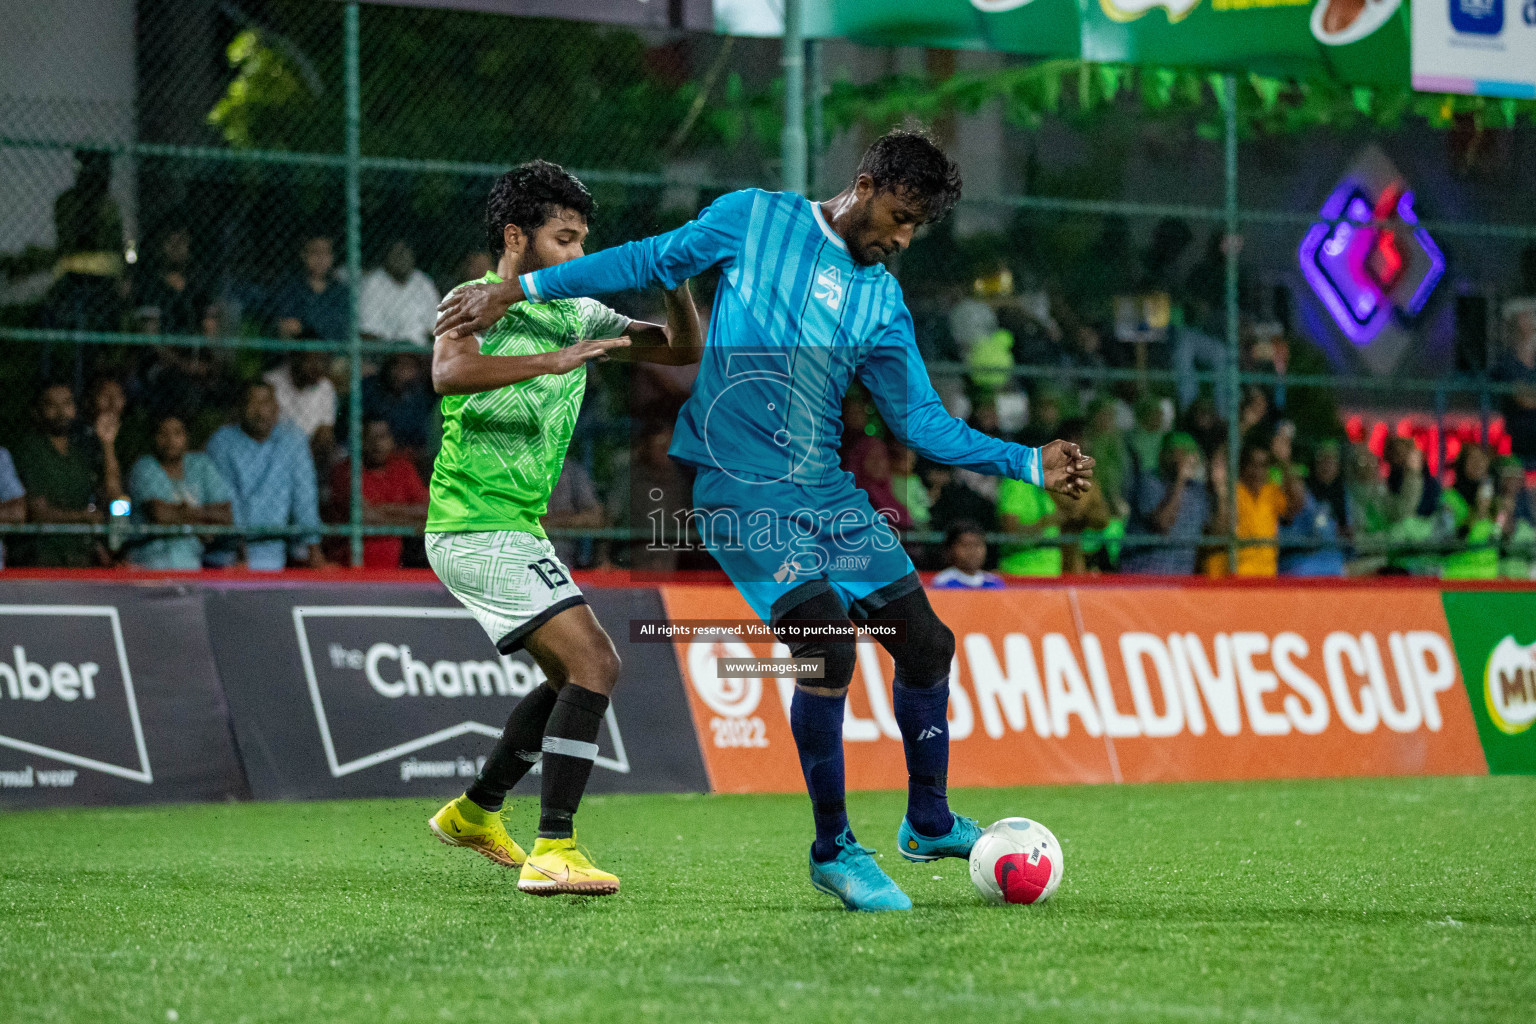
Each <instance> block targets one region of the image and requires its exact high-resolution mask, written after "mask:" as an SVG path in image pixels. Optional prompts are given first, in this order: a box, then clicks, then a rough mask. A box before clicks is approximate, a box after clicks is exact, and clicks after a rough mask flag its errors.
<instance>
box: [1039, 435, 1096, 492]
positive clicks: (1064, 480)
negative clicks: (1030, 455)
mask: <svg viewBox="0 0 1536 1024" xmlns="http://www.w3.org/2000/svg"><path fill="white" fill-rule="evenodd" d="M1040 463H1041V468H1042V469H1043V471H1044V476H1045V489H1046V490H1048V491H1051V492H1053V493H1055V494H1061V495H1065V496H1066V497H1069V498H1076V497H1078V496H1080V495H1082V494H1083V493H1084V492H1086V491H1087V490H1088V488H1089V486H1090V485H1091V484H1092V482H1093V465H1094V463H1093V458H1092V457H1091V456H1088V455H1084V454H1083V450H1082V449H1081V448H1079V447H1078V446H1077V445H1075V444H1073V443H1072V442H1071V441H1052V442H1051V443H1050V444H1048V445H1046V446H1045V447H1043V448H1041V449H1040Z"/></svg>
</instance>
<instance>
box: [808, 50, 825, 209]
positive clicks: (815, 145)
mask: <svg viewBox="0 0 1536 1024" xmlns="http://www.w3.org/2000/svg"><path fill="white" fill-rule="evenodd" d="M824 45H825V44H824V43H823V42H822V41H821V40H820V39H809V40H806V44H805V49H806V67H805V71H806V78H807V79H809V82H808V88H809V89H810V90H811V124H810V139H809V141H808V144H807V148H808V150H809V154H810V159H809V168H810V169H809V171H808V172H807V174H806V180H807V187H808V188H809V189H810V190H811V191H813V192H814V191H817V190H819V189H821V187H822V185H823V184H824V183H823V181H822V178H823V177H825V173H826V172H825V168H823V167H822V155H823V149H824V141H823V140H824V139H825V137H826V125H825V123H824V120H823V111H822V101H823V100H824V98H825V96H824V93H825V91H826V90H825V87H824V83H823V81H822V80H823V78H824V75H825V72H824V69H823V67H822V63H821V60H822V48H823V47H824Z"/></svg>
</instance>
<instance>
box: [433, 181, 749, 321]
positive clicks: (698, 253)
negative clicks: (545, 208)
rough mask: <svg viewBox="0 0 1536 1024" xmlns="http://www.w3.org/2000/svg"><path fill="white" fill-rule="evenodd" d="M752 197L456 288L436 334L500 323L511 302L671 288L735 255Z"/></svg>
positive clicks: (735, 196) (727, 199)
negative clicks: (512, 276) (548, 263)
mask: <svg viewBox="0 0 1536 1024" xmlns="http://www.w3.org/2000/svg"><path fill="white" fill-rule="evenodd" d="M754 195H755V193H752V192H732V193H730V194H729V195H725V196H721V197H720V198H719V199H717V200H715V201H714V202H713V203H711V204H710V205H709V207H708V208H707V209H706V210H705V211H704V212H703V213H702V214H700V215H699V218H698V220H692V221H689V222H688V223H687V224H684V225H683V226H682V227H680V228H678V229H676V230H675V231H668V232H667V233H666V234H663V235H655V236H653V237H651V238H642V239H640V240H639V241H636V242H626V243H624V244H623V245H616V246H614V247H613V248H612V249H604V250H603V251H602V252H598V253H593V254H592V255H591V256H583V257H581V258H580V259H575V260H570V261H569V262H566V263H561V264H557V265H556V266H552V267H545V268H544V269H543V270H536V271H533V272H532V273H528V274H524V275H522V277H520V278H518V279H517V280H516V281H501V282H495V283H492V282H485V283H482V284H471V285H465V286H463V287H462V288H458V289H456V290H455V291H454V292H453V293H452V294H450V295H449V296H448V297H447V298H445V299H444V300H443V301H442V302H441V303H440V304H439V305H438V307H437V309H438V313H437V326H436V327H435V328H434V330H433V332H432V333H433V334H434V335H444V334H447V335H450V336H452V337H455V338H460V337H466V336H468V335H470V334H473V333H475V332H476V331H483V330H485V329H486V328H487V327H489V326H491V325H492V324H494V323H495V322H496V321H497V320H499V319H501V317H502V315H503V314H505V313H506V311H507V309H508V308H509V307H511V306H512V304H513V303H516V302H521V301H522V300H523V299H525V298H526V299H529V300H531V301H533V302H545V301H548V300H550V299H576V298H582V297H589V296H594V295H612V294H614V293H615V292H629V291H641V290H644V289H646V288H653V287H656V286H658V285H659V286H660V287H662V288H666V289H675V288H677V287H678V286H679V285H681V284H682V283H683V282H684V281H686V280H688V278H690V277H694V276H696V275H697V274H699V273H701V272H702V271H704V270H707V269H708V268H710V267H713V266H718V265H721V264H728V263H730V261H731V260H733V259H734V258H735V256H736V252H737V250H738V248H739V247H740V244H741V241H742V239H743V237H744V236H745V233H746V228H747V222H748V220H749V219H750V216H751V210H752V204H753V201H754V199H753V196H754Z"/></svg>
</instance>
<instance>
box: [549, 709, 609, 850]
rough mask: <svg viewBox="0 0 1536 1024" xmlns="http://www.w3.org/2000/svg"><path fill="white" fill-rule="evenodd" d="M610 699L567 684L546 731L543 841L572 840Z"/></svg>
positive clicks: (551, 714) (550, 717) (550, 716)
mask: <svg viewBox="0 0 1536 1024" xmlns="http://www.w3.org/2000/svg"><path fill="white" fill-rule="evenodd" d="M607 710H608V698H607V697H604V696H603V695H602V694H600V693H595V692H593V691H592V690H586V689H583V688H582V687H580V686H577V685H576V684H574V683H567V684H566V685H565V688H564V689H563V690H561V691H560V699H559V700H557V701H556V702H555V710H554V711H552V712H550V715H549V724H548V725H547V726H545V728H544V744H543V746H544V792H543V803H542V806H541V808H540V811H539V838H540V839H569V838H570V837H571V836H572V835H573V834H574V826H573V825H572V824H571V819H572V818H574V817H575V816H576V808H577V807H579V806H580V805H581V794H582V793H583V792H584V791H585V790H586V788H587V777H588V776H590V775H591V774H592V761H593V759H594V758H596V757H597V731H598V729H600V728H601V727H602V724H603V713H604V712H605V711H607Z"/></svg>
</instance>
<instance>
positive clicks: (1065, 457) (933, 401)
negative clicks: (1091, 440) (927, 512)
mask: <svg viewBox="0 0 1536 1024" xmlns="http://www.w3.org/2000/svg"><path fill="white" fill-rule="evenodd" d="M859 375H860V379H862V380H863V381H864V383H865V385H866V386H867V387H868V388H869V392H870V395H871V397H873V398H874V400H875V405H876V407H877V408H879V410H880V415H881V417H882V418H883V419H884V420H885V422H886V424H887V425H889V426H890V428H891V429H892V430H893V431H894V432H895V433H896V435H897V436H898V437H899V438H901V440H902V441H903V442H904V443H906V444H907V446H908V447H910V448H912V449H913V450H914V451H916V452H918V453H919V454H921V455H924V456H926V457H927V458H929V459H932V460H933V461H934V462H940V463H944V464H946V465H951V466H960V467H961V468H964V469H972V470H975V471H976V472H978V473H986V474H989V475H992V476H1006V477H1011V478H1012V479H1015V480H1025V481H1028V482H1029V483H1033V484H1038V485H1039V486H1041V487H1044V488H1045V489H1046V490H1049V491H1054V492H1055V493H1057V494H1062V495H1066V496H1068V497H1076V496H1077V495H1079V494H1081V493H1082V492H1083V491H1086V490H1087V489H1088V481H1089V480H1090V479H1091V478H1092V476H1093V460H1092V459H1091V458H1088V457H1087V456H1086V455H1084V454H1083V453H1082V450H1081V449H1079V448H1078V446H1077V445H1075V444H1071V443H1070V442H1067V441H1052V442H1051V443H1050V444H1048V445H1046V446H1045V447H1043V448H1029V447H1026V446H1024V445H1020V444H1013V443H1012V442H1009V441H1004V440H1002V439H1001V438H996V437H992V436H990V435H988V434H983V433H982V432H981V431H979V430H976V429H975V428H974V427H972V426H970V425H969V424H967V423H966V422H965V421H963V420H960V419H958V418H956V417H954V416H951V415H950V414H949V412H948V410H946V409H945V408H944V404H943V403H942V402H940V401H939V396H938V393H937V392H936V391H934V389H933V382H932V381H931V380H929V378H928V369H927V367H926V366H924V365H923V359H922V356H921V354H919V352H918V350H917V340H916V338H915V337H914V336H913V333H912V317H911V314H910V313H908V312H907V310H906V307H904V306H903V307H902V308H901V309H900V310H899V311H898V314H897V316H896V319H895V320H894V321H893V322H892V324H891V326H890V328H889V329H888V330H887V331H886V332H885V333H884V334H883V335H882V336H881V337H880V339H879V340H878V341H877V342H876V344H875V346H874V348H873V349H872V350H871V351H870V354H869V356H868V357H867V358H866V359H865V362H864V365H863V366H862V367H860V370H859Z"/></svg>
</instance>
